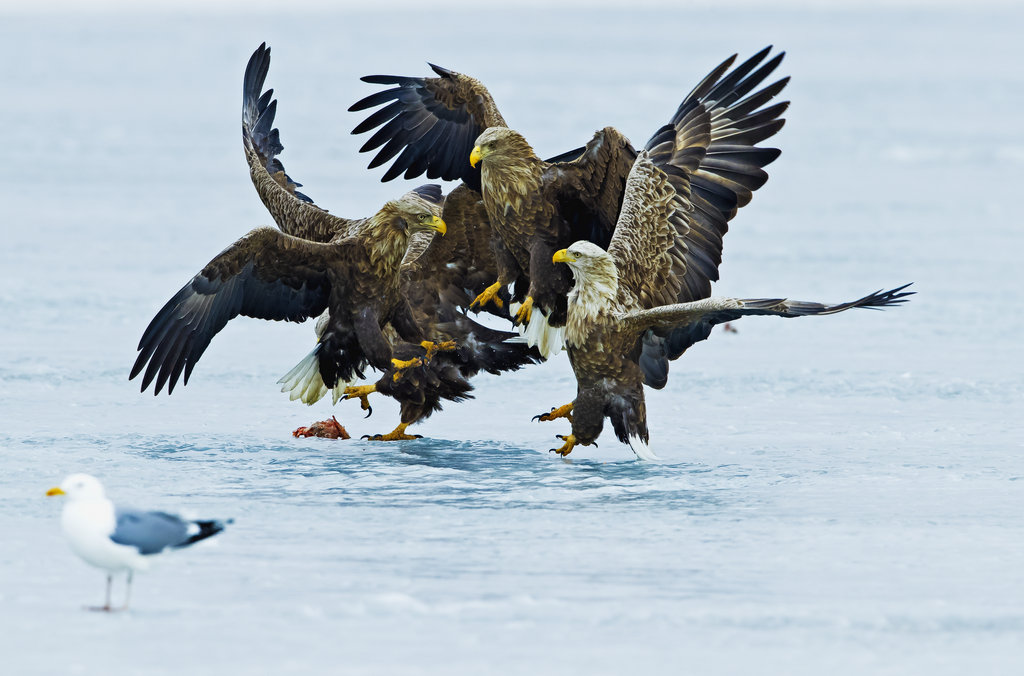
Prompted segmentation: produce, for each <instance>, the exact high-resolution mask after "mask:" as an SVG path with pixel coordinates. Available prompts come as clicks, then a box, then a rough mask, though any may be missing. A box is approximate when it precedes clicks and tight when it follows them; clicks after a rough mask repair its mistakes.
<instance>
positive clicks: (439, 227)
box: [430, 216, 448, 235]
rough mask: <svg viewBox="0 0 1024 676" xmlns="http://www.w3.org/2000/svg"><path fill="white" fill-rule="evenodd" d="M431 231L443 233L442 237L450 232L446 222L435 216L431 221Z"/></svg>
mask: <svg viewBox="0 0 1024 676" xmlns="http://www.w3.org/2000/svg"><path fill="white" fill-rule="evenodd" d="M430 229H431V230H436V231H437V232H439V233H441V234H442V235H444V233H446V232H448V226H447V225H445V224H444V221H443V220H441V219H440V218H439V217H437V216H434V217H433V218H432V219H430Z"/></svg>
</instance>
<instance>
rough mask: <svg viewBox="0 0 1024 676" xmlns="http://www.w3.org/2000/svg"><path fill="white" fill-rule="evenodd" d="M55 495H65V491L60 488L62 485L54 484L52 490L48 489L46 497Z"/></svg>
mask: <svg viewBox="0 0 1024 676" xmlns="http://www.w3.org/2000/svg"><path fill="white" fill-rule="evenodd" d="M55 495H65V493H64V491H62V490H61V489H60V486H54V487H53V488H51V489H50V490H48V491H46V497H48V498H52V497H53V496H55Z"/></svg>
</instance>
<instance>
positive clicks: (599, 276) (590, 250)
mask: <svg viewBox="0 0 1024 676" xmlns="http://www.w3.org/2000/svg"><path fill="white" fill-rule="evenodd" d="M551 260H552V261H553V262H555V263H565V264H566V265H568V266H569V269H570V270H571V271H572V276H573V278H574V279H575V280H576V285H575V286H574V287H573V290H572V292H571V293H570V296H575V297H577V298H578V299H579V300H581V301H582V300H586V301H593V302H600V301H603V303H610V302H612V301H614V300H615V297H616V294H617V293H618V290H619V271H618V268H616V267H615V260H614V259H613V258H612V257H611V255H610V254H609V253H608V252H607V251H605V250H604V249H602V248H601V247H599V246H598V245H596V244H594V243H593V242H588V241H586V240H581V241H579V242H574V243H573V244H571V245H570V246H569V247H568V248H565V249H560V250H558V251H556V252H555V255H554V256H552V257H551Z"/></svg>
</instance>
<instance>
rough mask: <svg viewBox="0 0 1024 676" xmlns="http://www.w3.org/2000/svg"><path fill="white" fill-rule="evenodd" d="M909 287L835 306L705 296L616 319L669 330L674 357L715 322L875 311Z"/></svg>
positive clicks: (902, 297)
mask: <svg viewBox="0 0 1024 676" xmlns="http://www.w3.org/2000/svg"><path fill="white" fill-rule="evenodd" d="M908 286H910V284H904V285H903V286H899V287H897V288H895V289H890V290H889V291H876V292H875V293H870V294H868V295H866V296H864V297H863V298H858V299H857V300H854V301H850V302H847V303H839V304H837V305H825V304H823V303H814V302H807V301H799V300H786V299H781V298H759V299H739V298H704V299H701V300H696V301H692V302H689V303H676V304H673V305H663V306H661V307H656V308H651V309H647V310H637V311H634V312H628V313H623V314H621V315H619V316H618V319H619V321H620V326H621V327H622V329H623V330H626V331H632V332H634V333H635V334H637V335H639V334H641V333H643V332H645V331H647V330H649V329H671V333H670V334H669V342H670V344H669V345H668V346H667V348H668V349H667V351H668V352H669V354H671V355H674V356H672V357H671V358H672V359H675V358H676V357H678V356H679V355H681V354H682V353H683V352H685V351H686V350H687V348H689V347H690V346H691V345H693V344H694V343H698V342H700V341H702V340H705V339H706V338H707V337H708V336H709V335H710V334H711V329H712V328H714V326H715V325H716V324H722V323H725V322H731V321H736V320H737V319H739V318H741V317H745V316H748V315H773V316H776V317H810V316H815V315H833V314H836V313H838V312H843V311H845V310H849V309H851V308H856V307H860V308H869V309H875V310H878V309H882V308H885V307H890V306H894V305H900V304H902V303H905V302H907V298H908V297H909V296H912V295H913V294H914V292H913V291H906V290H905V289H906V288H907V287H908Z"/></svg>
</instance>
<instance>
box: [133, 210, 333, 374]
mask: <svg viewBox="0 0 1024 676" xmlns="http://www.w3.org/2000/svg"><path fill="white" fill-rule="evenodd" d="M340 252H341V249H340V245H334V244H319V243H315V242H309V241H306V240H302V239H298V238H296V237H292V236H290V235H286V234H283V233H281V232H278V231H277V230H274V229H273V228H257V229H256V230H253V231H252V232H250V233H249V234H248V235H246V236H245V237H243V238H241V239H240V240H238V241H237V242H235V243H234V244H232V245H231V246H229V247H228V248H227V249H225V250H224V251H223V252H221V253H220V254H219V255H218V256H217V257H216V258H214V259H213V260H212V261H210V262H209V264H207V266H206V267H204V268H203V270H202V271H201V272H200V273H199V274H198V275H196V276H195V277H193V278H192V280H191V281H190V282H189V283H188V284H186V285H185V286H184V287H182V289H181V290H180V291H179V292H178V293H176V294H175V295H174V297H173V298H171V299H170V300H169V301H167V304H166V305H164V306H163V308H161V310H160V311H159V312H158V313H157V314H156V316H155V317H154V318H153V321H151V322H150V323H149V326H148V327H147V328H146V331H145V333H143V334H142V339H141V340H140V341H139V347H138V349H139V355H138V357H137V358H136V360H135V365H134V366H133V367H132V371H131V375H130V376H129V380H130V379H132V378H135V376H137V375H138V374H139V373H141V372H142V369H143V367H146V364H147V363H148V364H149V366H148V368H146V372H145V374H144V375H143V378H142V390H143V391H145V389H146V388H147V387H148V386H149V384H150V383H151V382H153V380H154V378H155V379H156V387H155V388H154V392H153V393H154V394H159V393H160V390H161V388H163V386H164V384H165V383H166V384H167V392H168V394H169V393H170V392H172V391H173V390H174V385H175V383H176V382H177V380H178V377H179V376H180V375H181V374H182V372H183V371H184V374H185V384H188V378H189V375H190V374H191V373H192V369H193V368H194V367H195V365H196V362H197V361H199V358H200V357H201V356H202V354H203V352H204V351H205V350H206V347H207V346H208V345H209V344H210V340H212V339H213V337H214V336H215V335H216V334H217V332H219V331H220V330H221V329H223V328H224V326H225V325H226V324H227V323H228V321H229V320H231V319H233V318H234V317H237V316H238V315H240V314H241V315H245V316H247V317H256V318H259V319H276V320H286V321H293V322H300V321H303V320H305V319H308V318H310V317H316V316H317V315H319V314H320V313H321V312H323V311H324V310H325V309H326V308H327V303H328V299H329V296H330V289H331V281H330V275H329V274H328V268H329V266H330V265H331V263H332V261H334V260H335V259H336V258H337V256H338V255H339V253H340Z"/></svg>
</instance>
